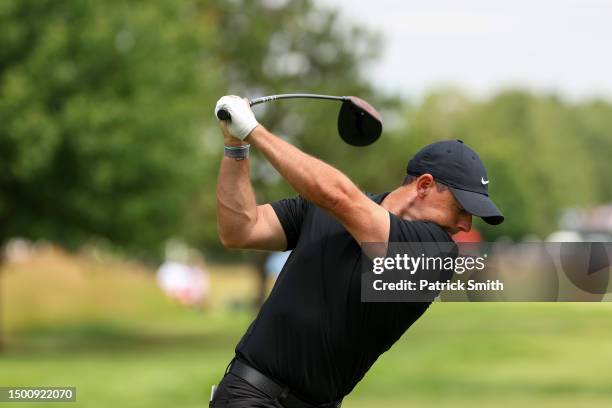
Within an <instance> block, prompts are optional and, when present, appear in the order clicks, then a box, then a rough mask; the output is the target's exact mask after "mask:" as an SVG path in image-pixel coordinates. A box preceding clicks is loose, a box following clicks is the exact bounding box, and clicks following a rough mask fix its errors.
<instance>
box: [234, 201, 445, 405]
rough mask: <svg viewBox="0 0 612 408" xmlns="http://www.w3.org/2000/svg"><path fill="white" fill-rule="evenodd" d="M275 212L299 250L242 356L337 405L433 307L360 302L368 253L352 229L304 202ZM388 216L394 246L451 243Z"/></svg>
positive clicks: (308, 396)
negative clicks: (363, 258)
mask: <svg viewBox="0 0 612 408" xmlns="http://www.w3.org/2000/svg"><path fill="white" fill-rule="evenodd" d="M387 194H388V193H385V194H381V195H378V196H372V195H369V197H370V198H371V199H372V200H374V201H375V202H377V203H379V204H380V203H381V202H382V200H383V199H384V198H385V197H386V196H387ZM272 208H274V211H275V212H276V215H277V216H278V219H279V220H280V223H281V225H282V226H283V229H284V231H285V235H286V236H287V242H288V245H287V249H293V252H292V253H291V255H290V256H289V259H288V260H287V262H286V264H285V266H284V268H283V270H282V271H281V273H280V275H279V277H278V279H277V281H276V283H275V285H274V288H273V289H272V292H271V294H270V296H269V297H268V299H267V301H266V302H265V303H264V305H263V306H262V308H261V310H260V312H259V314H258V316H257V318H256V319H255V320H254V321H253V323H251V325H250V327H249V328H248V330H247V332H246V334H245V335H244V336H243V337H242V340H241V341H240V343H239V344H238V346H237V347H236V353H237V355H238V356H239V358H241V359H244V360H245V361H246V362H247V363H249V364H251V365H252V366H253V367H255V368H257V369H258V370H260V371H261V372H262V373H264V374H266V375H268V376H269V377H270V378H272V379H275V380H276V381H278V382H279V383H281V384H284V385H286V386H288V387H289V388H290V389H291V390H292V391H293V392H294V393H295V394H296V395H297V396H299V397H301V398H302V399H304V400H305V401H308V402H312V403H317V404H320V403H324V402H329V401H336V400H339V399H341V398H343V397H344V396H345V395H347V394H348V393H349V392H350V391H351V390H352V389H353V388H354V387H355V385H356V384H357V383H358V382H359V381H360V380H361V378H363V376H364V375H365V373H366V372H367V371H368V369H369V368H370V367H371V366H372V364H373V363H374V362H375V361H376V359H377V358H378V356H380V355H381V354H382V353H384V352H385V351H387V350H388V349H389V348H390V347H391V345H392V344H393V343H395V342H396V341H397V340H398V339H399V338H400V336H401V335H402V334H403V333H404V332H405V331H406V329H408V328H409V327H410V326H411V325H412V323H414V322H415V321H416V320H417V319H418V318H419V317H420V316H421V315H422V314H423V313H424V312H425V310H426V309H427V308H428V307H429V303H362V302H361V287H360V282H361V269H360V257H361V256H362V251H361V249H360V246H359V244H358V243H357V242H356V241H355V240H354V239H353V237H352V236H351V235H350V234H349V233H348V232H347V231H346V229H345V228H344V227H343V226H342V225H341V224H340V223H339V222H338V221H336V220H335V219H334V218H333V217H332V216H330V215H329V214H327V213H326V212H325V211H323V210H321V209H320V208H318V207H316V206H315V205H314V204H312V203H310V202H308V201H306V200H305V199H303V198H302V197H296V198H291V199H284V200H280V201H277V202H274V203H273V204H272ZM389 217H390V221H391V226H390V232H389V241H390V242H449V241H451V238H450V236H449V235H448V234H447V233H446V232H445V231H444V230H443V229H442V228H440V227H439V226H438V225H436V224H433V223H429V222H420V221H405V220H402V219H400V218H399V217H397V216H395V215H394V214H391V213H390V214H389Z"/></svg>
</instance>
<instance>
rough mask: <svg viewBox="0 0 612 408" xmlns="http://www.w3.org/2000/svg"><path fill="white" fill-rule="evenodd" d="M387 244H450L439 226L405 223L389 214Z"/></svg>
mask: <svg viewBox="0 0 612 408" xmlns="http://www.w3.org/2000/svg"><path fill="white" fill-rule="evenodd" d="M389 217H390V228H389V242H452V239H451V237H450V235H448V233H446V231H444V230H443V229H442V228H441V227H440V226H439V225H437V224H434V223H432V222H426V221H407V220H403V219H401V218H399V217H398V216H397V215H395V214H392V213H389Z"/></svg>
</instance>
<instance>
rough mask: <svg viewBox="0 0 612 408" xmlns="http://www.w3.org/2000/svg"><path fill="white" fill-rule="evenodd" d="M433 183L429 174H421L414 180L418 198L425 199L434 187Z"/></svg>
mask: <svg viewBox="0 0 612 408" xmlns="http://www.w3.org/2000/svg"><path fill="white" fill-rule="evenodd" d="M434 185H435V182H434V178H433V176H432V175H431V174H429V173H425V174H421V175H420V176H419V178H417V180H416V191H417V194H418V196H419V197H420V198H423V197H425V196H426V195H427V194H429V192H430V191H431V189H432V188H433V187H434Z"/></svg>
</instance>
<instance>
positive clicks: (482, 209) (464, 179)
mask: <svg viewBox="0 0 612 408" xmlns="http://www.w3.org/2000/svg"><path fill="white" fill-rule="evenodd" d="M406 172H407V173H408V174H410V175H412V176H420V175H421V174H425V173H429V174H431V175H432V176H433V177H434V179H435V180H436V181H439V182H440V183H442V184H444V185H446V186H448V188H449V190H450V191H451V193H452V194H453V196H454V197H455V199H456V200H457V201H458V202H459V204H461V206H462V207H463V208H464V209H465V210H466V211H467V212H469V213H470V214H472V215H475V216H477V217H480V218H482V219H483V220H484V221H485V222H486V223H487V224H491V225H498V224H501V223H502V222H503V221H504V216H503V214H502V213H501V211H499V209H498V208H497V207H496V206H495V204H493V201H491V198H489V177H488V176H487V170H486V168H485V166H484V164H483V162H482V160H480V157H478V154H476V152H475V151H474V150H473V149H472V148H470V147H469V146H468V145H466V144H465V143H463V141H462V140H444V141H441V142H435V143H432V144H430V145H427V146H425V147H424V148H422V149H421V150H420V151H418V152H417V153H416V154H415V155H414V157H413V158H412V159H411V160H410V161H409V162H408V167H407V169H406Z"/></svg>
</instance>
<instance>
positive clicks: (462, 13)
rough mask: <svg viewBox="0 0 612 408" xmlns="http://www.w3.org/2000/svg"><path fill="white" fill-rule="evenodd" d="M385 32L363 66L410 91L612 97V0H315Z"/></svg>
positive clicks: (387, 85)
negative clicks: (376, 57)
mask: <svg viewBox="0 0 612 408" xmlns="http://www.w3.org/2000/svg"><path fill="white" fill-rule="evenodd" d="M317 1H318V2H319V3H320V4H322V5H331V6H338V8H339V9H340V11H341V14H342V16H343V18H344V19H348V20H350V21H352V22H359V23H362V24H364V25H366V26H367V27H369V28H370V29H372V30H374V31H378V32H380V33H381V34H382V35H383V38H384V39H385V48H384V50H383V54H382V58H381V59H380V61H379V62H377V63H376V64H375V65H374V66H372V68H371V70H370V71H369V72H368V74H369V75H368V76H369V78H370V79H371V80H372V81H374V83H375V84H376V85H378V86H380V87H382V88H383V89H386V90H392V91H398V92H399V93H401V94H403V95H405V96H408V97H418V96H421V95H423V92H424V91H426V90H428V89H431V88H432V87H438V86H443V85H457V86H459V87H461V88H463V89H465V90H467V91H469V92H471V93H473V94H476V95H480V96H486V95H487V94H489V93H491V92H493V91H495V90H498V89H500V88H505V87H509V86H514V85H518V86H521V87H524V88H528V89H532V90H538V91H557V92H559V93H560V94H561V95H563V96H564V97H568V98H571V99H583V98H586V97H591V96H596V95H597V96H604V97H607V98H612V0H532V1H528V0H515V1H498V0H488V1H486V0H467V1H456V0H455V1H452V0H420V1H416V0H405V1H400V0H397V1H392V0H372V1H366V0H317Z"/></svg>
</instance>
